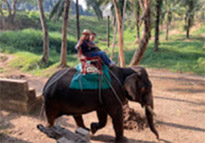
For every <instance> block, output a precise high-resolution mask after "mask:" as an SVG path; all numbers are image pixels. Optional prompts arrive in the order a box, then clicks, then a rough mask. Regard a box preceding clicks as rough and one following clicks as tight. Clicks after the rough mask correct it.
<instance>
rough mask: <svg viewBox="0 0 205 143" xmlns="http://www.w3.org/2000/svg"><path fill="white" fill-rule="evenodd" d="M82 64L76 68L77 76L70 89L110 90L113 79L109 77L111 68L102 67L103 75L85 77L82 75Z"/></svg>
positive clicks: (88, 74)
mask: <svg viewBox="0 0 205 143" xmlns="http://www.w3.org/2000/svg"><path fill="white" fill-rule="evenodd" d="M81 67H82V66H81V64H78V65H77V67H76V70H77V72H76V74H75V75H74V76H73V79H72V81H71V83H70V88H72V89H81V90H82V89H99V88H101V89H108V88H110V86H109V84H108V82H110V83H111V78H110V75H109V68H108V67H107V66H104V65H103V66H102V68H103V70H102V71H103V73H102V74H101V75H100V74H98V73H87V74H86V75H83V74H82V73H81ZM100 80H101V82H99V81H100Z"/></svg>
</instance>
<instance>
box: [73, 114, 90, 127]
mask: <svg viewBox="0 0 205 143" xmlns="http://www.w3.org/2000/svg"><path fill="white" fill-rule="evenodd" d="M73 118H74V120H75V122H76V124H77V126H78V127H81V128H84V129H86V130H88V131H89V130H90V129H89V128H86V127H85V124H84V121H83V117H82V115H76V116H73Z"/></svg>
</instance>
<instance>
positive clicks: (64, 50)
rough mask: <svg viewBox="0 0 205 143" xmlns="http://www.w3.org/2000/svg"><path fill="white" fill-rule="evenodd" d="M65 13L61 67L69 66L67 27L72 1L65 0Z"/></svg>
mask: <svg viewBox="0 0 205 143" xmlns="http://www.w3.org/2000/svg"><path fill="white" fill-rule="evenodd" d="M64 1H65V2H64V11H63V26H62V43H61V59H60V66H61V67H66V66H67V25H68V15H69V7H70V2H71V1H70V0H64Z"/></svg>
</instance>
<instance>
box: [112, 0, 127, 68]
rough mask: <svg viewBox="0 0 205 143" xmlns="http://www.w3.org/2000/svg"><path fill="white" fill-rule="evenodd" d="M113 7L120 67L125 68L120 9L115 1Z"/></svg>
mask: <svg viewBox="0 0 205 143" xmlns="http://www.w3.org/2000/svg"><path fill="white" fill-rule="evenodd" d="M112 2H113V5H114V7H115V14H116V19H117V24H118V43H119V59H120V66H121V67H124V66H125V59H124V52H123V29H122V17H121V14H120V9H119V7H118V6H117V2H116V0H112Z"/></svg>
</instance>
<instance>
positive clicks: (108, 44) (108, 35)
mask: <svg viewBox="0 0 205 143" xmlns="http://www.w3.org/2000/svg"><path fill="white" fill-rule="evenodd" d="M107 47H110V16H107Z"/></svg>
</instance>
